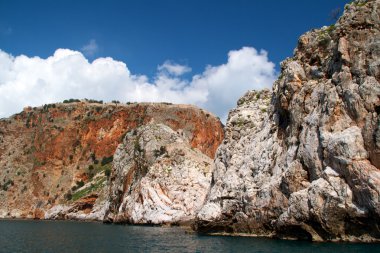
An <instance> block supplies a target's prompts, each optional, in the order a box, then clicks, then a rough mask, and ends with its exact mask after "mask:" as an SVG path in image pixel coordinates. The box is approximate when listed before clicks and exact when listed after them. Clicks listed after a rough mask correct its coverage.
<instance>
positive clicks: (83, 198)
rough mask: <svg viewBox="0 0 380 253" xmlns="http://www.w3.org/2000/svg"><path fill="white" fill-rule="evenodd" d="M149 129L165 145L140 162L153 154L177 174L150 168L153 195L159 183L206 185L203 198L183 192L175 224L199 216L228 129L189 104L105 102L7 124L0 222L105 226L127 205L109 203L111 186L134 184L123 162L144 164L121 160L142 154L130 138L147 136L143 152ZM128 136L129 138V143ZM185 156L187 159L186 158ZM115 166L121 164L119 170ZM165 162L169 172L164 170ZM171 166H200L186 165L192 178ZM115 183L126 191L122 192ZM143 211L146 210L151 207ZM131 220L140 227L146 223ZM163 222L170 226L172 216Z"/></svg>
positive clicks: (44, 110)
mask: <svg viewBox="0 0 380 253" xmlns="http://www.w3.org/2000/svg"><path fill="white" fill-rule="evenodd" d="M148 125H152V127H150V126H149V127H148ZM153 126H155V127H153ZM144 127H146V128H144ZM156 128H157V129H161V130H162V133H167V134H166V135H165V136H162V137H160V134H161V132H158V133H155V132H154V131H156V130H155V129H156ZM143 129H145V130H146V131H145V130H144V133H145V132H146V134H148V135H149V134H153V133H155V134H156V137H157V138H161V140H157V142H155V143H154V144H153V143H152V144H149V145H150V146H149V147H150V149H149V150H148V151H147V152H146V154H145V153H144V156H141V157H140V158H139V159H143V158H145V157H151V156H152V152H153V154H156V156H157V157H156V156H154V159H157V160H159V161H157V162H153V161H152V162H151V164H152V165H154V166H155V167H154V168H156V167H157V170H158V171H161V170H169V169H170V170H171V171H170V173H169V171H167V173H166V174H165V173H164V172H162V173H161V172H153V171H152V172H149V173H148V170H149V168H148V167H144V170H146V171H145V172H144V173H147V175H148V176H152V177H153V176H154V173H158V174H159V175H157V178H156V179H155V180H154V179H152V181H150V182H149V183H150V184H151V186H152V189H155V188H154V187H156V185H159V184H160V183H163V184H171V183H173V184H175V185H176V187H177V188H178V189H182V188H181V187H185V186H183V185H185V184H186V185H187V184H189V185H197V184H199V185H200V186H199V187H198V188H197V187H196V186H194V190H199V192H196V193H194V194H193V193H192V191H189V192H191V193H189V195H186V194H185V193H183V194H180V195H181V196H177V197H176V198H175V199H176V200H177V201H176V204H178V205H179V206H181V205H185V206H186V208H182V209H181V210H183V213H181V214H177V213H176V214H175V217H176V219H173V222H174V221H175V222H177V221H178V219H177V218H178V217H186V218H191V217H194V212H195V210H196V208H198V206H199V204H194V205H193V202H194V200H193V199H192V198H193V197H194V196H195V197H196V198H197V200H196V201H201V200H202V198H203V199H204V196H205V194H206V192H207V187H206V185H205V184H206V182H207V181H210V180H211V179H210V178H211V173H210V169H211V167H210V164H211V163H212V160H211V158H213V157H214V153H215V151H216V149H217V147H218V146H219V144H220V142H221V140H222V139H223V129H222V125H221V123H220V121H219V120H218V119H217V118H216V117H214V116H213V115H211V114H209V113H208V112H206V111H203V110H201V109H198V108H196V107H194V106H187V105H171V104H165V103H164V104H153V103H142V104H120V103H112V104H111V103H110V104H102V103H98V102H97V101H81V102H80V101H76V100H71V101H66V103H58V104H50V105H44V106H42V107H37V108H25V109H24V111H23V112H21V113H19V114H16V115H14V116H12V117H10V118H8V119H1V120H0V203H1V206H0V217H13V218H39V219H44V218H47V219H95V220H103V218H104V216H105V215H106V213H107V214H108V216H110V215H111V212H110V211H108V209H109V208H110V207H114V206H117V205H120V203H116V200H115V198H112V199H110V197H109V196H110V190H111V188H110V186H111V185H112V187H113V188H114V187H116V188H117V187H123V185H127V184H128V182H127V181H128V180H127V178H124V177H123V178H121V177H120V178H119V177H118V176H119V175H118V173H119V174H120V173H121V171H122V170H126V169H123V168H120V166H121V165H118V164H119V161H120V162H121V161H122V162H123V163H125V164H127V165H129V163H133V162H135V161H136V159H137V158H136V157H135V156H133V155H132V153H131V154H130V156H129V157H122V153H123V151H121V150H124V149H129V150H130V149H134V148H137V146H136V145H137V144H136V143H138V141H136V140H133V141H132V140H131V137H130V136H131V133H137V136H138V137H140V136H141V139H140V140H139V141H140V142H141V151H142V150H143V148H144V147H145V146H144V145H145V142H143V140H145V137H143V134H140V131H143ZM148 130H149V131H150V130H151V131H153V132H152V133H149V131H148ZM132 136H135V135H132ZM150 137H152V136H150ZM166 137H168V138H170V140H169V139H165V138H166ZM124 138H126V139H127V140H126V141H124V142H123V140H124ZM152 138H153V137H152ZM128 141H129V142H128ZM170 141H171V142H170ZM135 142H136V143H135ZM177 142H178V143H180V144H178V145H177V144H176V143H177ZM121 143H123V144H121ZM119 144H121V146H120V147H119V148H118V146H119ZM152 145H153V146H152ZM176 146H178V147H177V148H176ZM161 147H162V148H161ZM182 148H183V149H182ZM156 149H157V150H156ZM138 150H139V151H140V148H139V149H138ZM115 151H116V153H117V154H116V155H114V153H115ZM131 152H132V151H131ZM154 152H156V153H154ZM157 152H158V153H157ZM181 152H182V153H184V155H182V156H181V154H182V153H181ZM161 153H162V154H161ZM177 153H178V155H177ZM188 154H189V157H187V155H188ZM195 154H196V155H195ZM136 155H137V154H136ZM145 155H146V156H145ZM166 156H168V157H166ZM177 156H180V157H181V158H182V160H181V159H180V157H177ZM193 156H197V158H193ZM128 159H131V160H128ZM151 159H153V158H151ZM171 159H173V160H171ZM112 160H115V166H114V167H113V166H112ZM149 162H150V160H149ZM147 163H148V161H147ZM158 163H160V164H161V163H162V164H163V165H162V166H164V164H165V166H166V164H167V166H166V167H162V168H161V169H159V168H158V167H159V165H158ZM172 163H177V164H179V165H178V166H185V164H187V163H189V164H190V165H191V166H193V167H186V166H185V168H186V173H188V174H186V175H187V176H188V175H190V176H192V177H187V176H185V174H182V173H185V171H184V170H185V169H184V170H181V169H179V168H178V167H175V165H172ZM149 165H150V164H149ZM139 166H140V165H138V166H137V167H136V168H138V167H139ZM144 166H145V165H144ZM173 166H174V167H173ZM181 168H182V167H181ZM178 170H179V171H178ZM178 173H179V174H180V176H184V177H186V180H184V181H182V182H181V181H176V182H172V181H171V180H179V178H178V177H177V174H178ZM198 174H199V176H198ZM120 176H121V175H120ZM135 176H136V177H138V178H139V179H141V178H142V177H143V175H135ZM124 180H125V181H124ZM116 182H117V183H120V185H117V186H115V183H116ZM144 182H145V181H142V183H144ZM136 187H137V186H136ZM138 187H140V186H138ZM162 187H163V188H162V189H163V191H165V190H166V189H165V187H164V186H162ZM113 188H112V192H113ZM134 189H135V188H134ZM203 189H204V190H203ZM141 190H143V189H141ZM148 190H149V191H150V190H151V189H148ZM202 190H203V191H204V192H202ZM128 193H131V194H132V193H133V194H134V195H133V196H131V198H135V197H136V196H137V195H138V194H142V195H143V196H145V195H144V194H145V193H144V192H141V193H140V192H137V191H136V189H135V190H134V191H128ZM169 193H170V191H169ZM136 194H137V195H136ZM135 195H136V196H135ZM112 196H113V195H112ZM124 197H125V196H124ZM188 197H189V198H188ZM190 197H191V199H190ZM121 199H122V198H120V200H121ZM109 201H111V204H110V202H109ZM173 201H174V200H173ZM136 208H137V207H136ZM144 208H145V209H144V210H147V208H148V207H147V206H145V207H144ZM150 208H155V207H154V206H150ZM173 208H174V207H173ZM132 209H133V207H131V208H129V209H128V210H129V211H130V210H132ZM112 214H113V212H112ZM116 214H118V215H119V213H115V215H116ZM119 216H120V215H119ZM119 216H118V217H119ZM190 216H191V217H190ZM123 217H126V215H123ZM147 219H148V218H147ZM118 220H119V221H120V220H121V218H119V219H118ZM126 221H128V220H127V219H126ZM131 221H133V222H140V220H139V219H136V220H131ZM155 221H157V220H155ZM160 221H162V222H166V221H171V220H168V218H167V217H166V218H165V219H161V220H160Z"/></svg>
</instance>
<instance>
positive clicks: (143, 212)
mask: <svg viewBox="0 0 380 253" xmlns="http://www.w3.org/2000/svg"><path fill="white" fill-rule="evenodd" d="M212 162H213V160H212V159H211V158H210V157H208V156H206V155H204V154H202V152H200V151H199V150H197V149H194V148H192V147H191V146H190V144H189V142H188V141H187V140H186V137H184V136H183V133H181V132H176V131H174V130H172V129H171V128H169V127H168V126H165V125H162V124H151V125H147V126H143V127H141V128H138V129H136V130H135V131H131V132H129V133H128V134H127V135H126V137H125V140H124V142H123V144H121V145H119V147H118V149H117V150H116V152H115V156H114V164H113V171H112V174H111V187H110V194H109V200H108V201H109V203H110V204H109V210H108V211H107V219H109V220H111V221H114V222H128V223H134V224H136V223H141V224H162V223H184V222H186V221H189V220H192V219H194V218H195V214H196V212H197V211H198V210H199V209H200V207H201V206H202V204H203V202H204V200H205V197H206V194H207V192H208V189H209V185H210V182H211V172H212Z"/></svg>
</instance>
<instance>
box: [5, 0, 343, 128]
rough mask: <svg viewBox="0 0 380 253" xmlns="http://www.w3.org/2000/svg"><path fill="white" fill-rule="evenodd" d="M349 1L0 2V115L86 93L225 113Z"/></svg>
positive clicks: (267, 83) (264, 84)
mask: <svg viewBox="0 0 380 253" xmlns="http://www.w3.org/2000/svg"><path fill="white" fill-rule="evenodd" d="M347 2H349V1H348V0H346V1H343V0H318V1H311V0H288V1H274V0H268V1H262V0H260V1H256V0H156V1H154V0H129V1H128V0H125V1H118V0H107V1H79V0H76V1H73V0H66V1H62V0H56V1H48V0H44V1H42V0H34V1H33V0H29V1H28V0H25V1H21V0H0V118H1V117H8V116H10V115H11V114H14V113H17V112H19V111H21V110H22V109H23V107H25V106H28V105H31V106H38V105H43V104H46V103H53V102H60V101H63V100H64V99H68V98H79V99H82V98H92V99H101V100H104V101H111V100H119V101H121V102H127V101H130V102H143V101H146V102H149V101H151V102H164V101H165V102H173V103H186V104H187V103H189V104H195V105H197V106H199V107H202V108H204V109H207V110H209V111H211V112H212V113H214V114H215V115H217V116H219V117H220V118H222V120H223V121H225V119H226V117H227V114H228V111H229V110H230V109H232V108H233V107H235V105H236V101H237V99H238V98H239V97H240V96H242V95H243V94H244V93H245V92H246V91H247V90H251V89H263V88H271V86H272V84H273V81H274V80H275V79H276V77H277V76H278V73H279V70H280V68H279V66H280V65H279V64H280V62H281V61H282V60H284V59H285V58H286V57H290V56H292V53H293V49H294V48H295V46H296V45H297V40H298V37H299V36H300V35H302V34H303V33H304V32H306V31H308V30H310V29H313V28H318V27H321V26H324V25H330V24H332V23H333V22H334V21H333V20H332V19H331V17H330V14H331V12H332V11H333V10H336V9H337V8H340V9H341V10H343V9H344V4H345V3H347Z"/></svg>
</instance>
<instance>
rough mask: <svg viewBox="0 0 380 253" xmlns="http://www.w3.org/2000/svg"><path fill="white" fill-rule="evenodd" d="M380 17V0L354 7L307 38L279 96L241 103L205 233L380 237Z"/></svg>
mask: <svg viewBox="0 0 380 253" xmlns="http://www.w3.org/2000/svg"><path fill="white" fill-rule="evenodd" d="M379 14H380V1H379V0H369V1H355V2H352V3H350V4H348V5H346V7H345V12H344V15H343V16H342V17H341V18H340V19H339V20H338V22H337V23H336V24H335V25H333V26H329V27H323V28H322V29H318V30H313V31H311V32H308V33H306V34H304V35H303V36H301V37H300V39H299V43H298V46H297V48H296V49H295V53H294V57H292V58H289V59H287V60H285V61H284V62H283V63H282V66H281V67H282V71H281V75H280V77H279V79H278V80H277V81H276V82H275V84H274V87H273V93H272V94H271V95H270V94H269V92H268V91H264V92H249V93H247V94H246V95H245V96H243V97H242V98H241V99H240V100H239V102H238V107H237V108H236V109H235V110H233V111H231V113H230V115H229V119H228V123H227V129H226V137H225V140H224V141H223V144H222V145H221V146H220V148H219V150H218V152H217V155H216V160H215V165H216V168H215V170H214V173H213V183H212V187H211V190H210V193H209V196H208V198H207V201H206V203H205V206H204V207H203V208H202V209H201V211H200V212H199V214H198V216H197V218H198V220H197V222H196V224H195V227H196V229H198V231H202V232H227V233H250V234H256V235H263V236H277V237H281V238H304V239H312V240H317V241H320V240H350V241H353V240H359V241H374V240H379V239H380V228H379V225H380V198H379V197H380V195H379V194H380V170H379V169H380V162H379V160H380V153H379V152H380V137H379V136H380V134H379V133H380V117H379V113H380V99H379V98H380V84H379V82H380V68H379V64H380V60H379V59H380V32H379V26H380V19H379ZM267 107H268V108H267Z"/></svg>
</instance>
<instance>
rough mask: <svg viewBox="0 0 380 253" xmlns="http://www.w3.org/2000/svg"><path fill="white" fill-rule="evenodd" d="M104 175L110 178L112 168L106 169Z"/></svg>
mask: <svg viewBox="0 0 380 253" xmlns="http://www.w3.org/2000/svg"><path fill="white" fill-rule="evenodd" d="M104 175H105V176H106V177H107V178H109V177H110V176H111V169H109V168H107V169H106V170H105V171H104Z"/></svg>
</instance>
